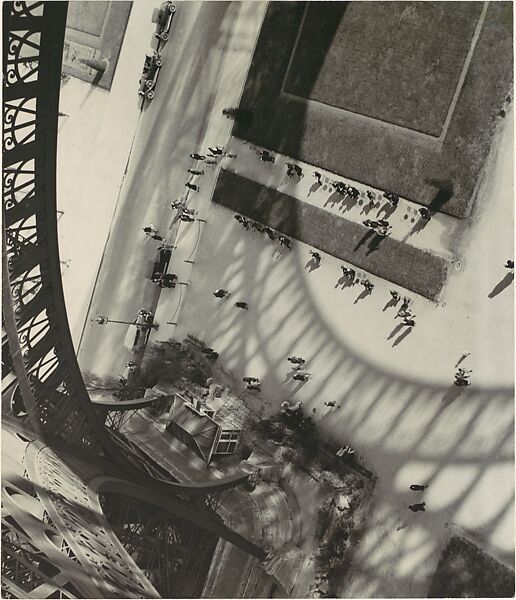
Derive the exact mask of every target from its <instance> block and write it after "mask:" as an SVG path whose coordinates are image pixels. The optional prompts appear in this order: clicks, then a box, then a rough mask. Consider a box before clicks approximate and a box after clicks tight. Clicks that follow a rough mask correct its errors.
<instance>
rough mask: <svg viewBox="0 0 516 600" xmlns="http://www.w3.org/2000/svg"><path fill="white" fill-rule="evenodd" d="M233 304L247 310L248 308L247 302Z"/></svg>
mask: <svg viewBox="0 0 516 600" xmlns="http://www.w3.org/2000/svg"><path fill="white" fill-rule="evenodd" d="M235 306H236V307H237V308H241V309H242V310H247V309H248V308H249V306H248V304H247V302H235Z"/></svg>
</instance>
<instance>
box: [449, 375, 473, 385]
mask: <svg viewBox="0 0 516 600" xmlns="http://www.w3.org/2000/svg"><path fill="white" fill-rule="evenodd" d="M453 384H454V385H457V386H459V387H467V386H468V385H471V381H468V379H466V377H457V375H455V381H454V382H453Z"/></svg>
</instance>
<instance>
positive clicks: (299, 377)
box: [292, 371, 312, 381]
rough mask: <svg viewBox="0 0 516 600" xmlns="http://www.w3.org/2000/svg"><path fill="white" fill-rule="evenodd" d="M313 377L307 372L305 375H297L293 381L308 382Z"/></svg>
mask: <svg viewBox="0 0 516 600" xmlns="http://www.w3.org/2000/svg"><path fill="white" fill-rule="evenodd" d="M311 377H312V374H311V373H309V372H308V371H305V372H304V373H296V374H295V375H294V377H292V379H295V380H296V381H308V380H309V379H310V378H311Z"/></svg>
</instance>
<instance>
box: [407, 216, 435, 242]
mask: <svg viewBox="0 0 516 600" xmlns="http://www.w3.org/2000/svg"><path fill="white" fill-rule="evenodd" d="M428 223H430V219H423V218H421V219H419V221H416V223H415V224H414V227H412V229H411V230H410V231H409V232H408V233H407V235H406V236H405V237H404V238H403V241H404V242H406V241H407V240H408V238H409V237H410V236H411V235H414V234H416V233H419V232H420V231H423V229H424V228H425V227H426V226H427V225H428Z"/></svg>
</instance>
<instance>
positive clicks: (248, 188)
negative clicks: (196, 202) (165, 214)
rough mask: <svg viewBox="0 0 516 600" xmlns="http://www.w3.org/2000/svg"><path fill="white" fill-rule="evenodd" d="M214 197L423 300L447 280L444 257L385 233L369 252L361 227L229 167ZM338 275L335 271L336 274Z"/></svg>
mask: <svg viewBox="0 0 516 600" xmlns="http://www.w3.org/2000/svg"><path fill="white" fill-rule="evenodd" d="M213 199H214V201H215V202H216V203H217V204H220V205H221V206H225V207H226V208H229V209H231V210H233V211H235V212H238V213H240V214H243V215H245V216H247V217H249V218H251V219H254V220H255V221H259V222H260V223H263V224H265V225H268V226H269V227H272V228H273V229H275V230H277V231H280V232H282V233H284V234H285V235H287V236H289V237H292V238H295V239H297V240H299V241H301V242H304V243H305V244H309V245H310V246H312V247H314V248H318V249H319V250H322V251H323V252H326V253H328V254H331V255H332V256H336V257H337V258H340V259H342V260H345V261H346V262H349V263H351V264H353V265H355V266H356V267H358V268H362V269H365V270H367V271H369V272H370V273H373V274H374V275H378V276H379V277H382V278H384V279H387V280H389V281H392V282H393V283H395V284H397V285H400V286H402V287H404V288H407V289H409V290H412V291H413V292H416V293H418V294H421V295H422V296H425V297H426V298H431V299H436V298H438V296H439V293H440V291H441V289H442V288H443V285H444V283H445V281H446V274H447V263H446V261H445V260H444V259H443V258H441V257H439V256H436V255H433V254H431V253H430V252H426V251H424V250H420V249H418V248H414V247H412V246H408V245H407V244H403V243H402V242H399V241H397V240H394V239H391V238H388V237H387V238H385V239H384V240H383V241H382V242H381V243H380V245H379V247H378V250H376V251H373V252H370V250H371V244H372V243H374V238H371V237H369V236H370V230H369V229H367V228H366V227H365V226H363V225H359V224H356V223H352V222H350V221H347V220H346V219H344V218H340V217H338V216H336V215H334V214H332V213H330V212H328V211H325V210H323V209H321V208H318V207H316V206H312V205H310V204H307V203H305V202H301V201H299V200H297V199H296V198H293V197H292V196H288V195H287V194H283V193H281V192H278V191H277V190H275V189H272V188H267V187H264V186H262V185H260V184H259V183H256V182H255V181H251V180H249V179H246V178H245V177H241V176H239V175H236V174H235V173H232V172H230V171H224V170H222V171H221V174H220V176H219V179H218V181H217V186H216V188H215V193H214V196H213ZM264 235H265V234H264ZM340 275H341V273H336V277H339V276H340Z"/></svg>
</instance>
